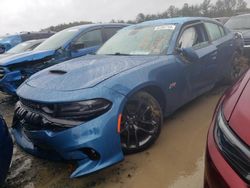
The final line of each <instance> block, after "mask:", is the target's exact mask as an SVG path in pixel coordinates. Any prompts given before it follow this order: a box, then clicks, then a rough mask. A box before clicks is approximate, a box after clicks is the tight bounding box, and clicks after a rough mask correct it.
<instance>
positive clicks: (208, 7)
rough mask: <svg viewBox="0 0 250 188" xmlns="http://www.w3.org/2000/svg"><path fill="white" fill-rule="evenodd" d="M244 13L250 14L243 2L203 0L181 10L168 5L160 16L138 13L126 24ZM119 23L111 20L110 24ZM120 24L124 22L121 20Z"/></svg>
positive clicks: (186, 5)
mask: <svg viewBox="0 0 250 188" xmlns="http://www.w3.org/2000/svg"><path fill="white" fill-rule="evenodd" d="M244 12H250V9H248V8H247V3H246V1H245V0H217V1H216V2H215V4H213V3H211V0H203V2H202V3H201V4H196V5H189V4H188V3H184V5H183V7H182V8H177V7H175V6H174V5H170V6H169V7H168V8H167V10H166V11H164V12H163V13H160V14H143V13H139V14H138V15H137V17H136V19H135V20H134V21H131V20H130V21H127V23H140V22H143V21H148V20H154V19H162V18H172V17H181V16H203V17H213V18H215V17H230V16H233V15H236V14H238V13H244ZM120 21H121V20H118V21H115V20H112V22H120ZM122 22H124V21H123V20H122Z"/></svg>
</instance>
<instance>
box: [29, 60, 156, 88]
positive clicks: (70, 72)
mask: <svg viewBox="0 0 250 188" xmlns="http://www.w3.org/2000/svg"><path fill="white" fill-rule="evenodd" d="M157 58H158V57H151V56H147V57H145V56H105V55H96V56H93V55H88V56H85V57H81V58H77V59H74V60H70V61H67V62H64V63H61V64H58V65H55V66H53V67H50V68H48V69H45V70H43V71H41V72H39V73H37V74H35V75H33V76H32V77H31V78H30V79H29V80H27V81H26V84H27V85H29V86H31V87H36V88H42V89H50V90H57V91H73V90H79V89H85V88H89V87H93V86H95V85H97V84H98V83H100V82H102V81H104V80H106V79H108V78H110V77H112V76H114V75H117V74H119V73H121V72H123V71H126V70H129V69H132V68H134V67H137V66H140V65H142V64H145V63H148V62H152V61H155V60H156V59H157Z"/></svg>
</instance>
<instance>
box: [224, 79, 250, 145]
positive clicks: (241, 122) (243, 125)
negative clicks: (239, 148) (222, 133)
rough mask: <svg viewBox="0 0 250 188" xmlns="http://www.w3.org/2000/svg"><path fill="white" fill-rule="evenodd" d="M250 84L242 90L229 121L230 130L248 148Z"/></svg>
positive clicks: (249, 133)
mask: <svg viewBox="0 0 250 188" xmlns="http://www.w3.org/2000/svg"><path fill="white" fill-rule="evenodd" d="M249 96H250V82H249V81H248V83H247V85H246V87H245V88H244V89H243V91H242V93H241V95H240V97H239V98H238V101H237V103H236V105H235V107H234V109H233V111H232V114H231V117H230V119H229V125H230V127H231V128H232V130H233V131H234V132H235V133H236V134H237V135H238V136H239V137H240V138H241V139H242V140H243V141H244V142H245V143H246V144H247V145H248V146H250V136H249V135H250V115H249V114H250V108H249V106H250V100H249Z"/></svg>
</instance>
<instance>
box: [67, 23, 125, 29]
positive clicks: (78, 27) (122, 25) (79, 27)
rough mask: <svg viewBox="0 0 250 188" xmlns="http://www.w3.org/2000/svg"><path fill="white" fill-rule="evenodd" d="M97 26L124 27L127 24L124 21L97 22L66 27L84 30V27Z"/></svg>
mask: <svg viewBox="0 0 250 188" xmlns="http://www.w3.org/2000/svg"><path fill="white" fill-rule="evenodd" d="M98 26H117V27H118V26H120V27H126V26H129V24H125V23H108V24H105V23H99V24H85V25H78V26H74V27H69V28H67V29H80V30H84V29H88V28H91V27H98Z"/></svg>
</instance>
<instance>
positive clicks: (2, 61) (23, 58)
mask: <svg viewBox="0 0 250 188" xmlns="http://www.w3.org/2000/svg"><path fill="white" fill-rule="evenodd" d="M54 53H55V50H48V51H27V52H23V53H18V54H13V55H10V56H6V57H3V58H1V57H0V66H9V65H14V64H19V63H23V62H29V61H36V60H40V59H43V58H46V57H48V56H52V55H53V54H54Z"/></svg>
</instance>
